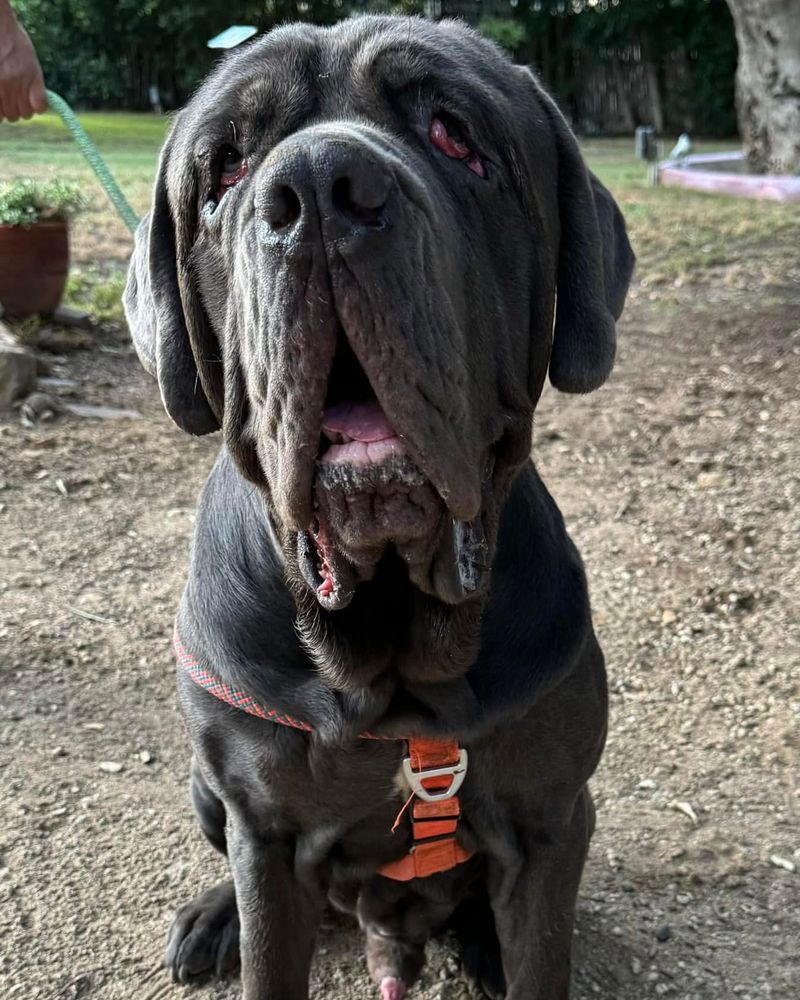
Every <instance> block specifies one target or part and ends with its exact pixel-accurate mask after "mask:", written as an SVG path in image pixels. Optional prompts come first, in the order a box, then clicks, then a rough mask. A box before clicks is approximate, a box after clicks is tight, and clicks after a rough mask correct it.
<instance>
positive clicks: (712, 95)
mask: <svg viewBox="0 0 800 1000" xmlns="http://www.w3.org/2000/svg"><path fill="white" fill-rule="evenodd" d="M15 8H16V10H17V11H18V13H19V15H20V17H21V19H22V20H23V21H24V23H25V25H26V26H27V29H28V32H29V33H30V35H31V37H32V38H33V40H34V43H35V45H36V49H37V51H38V53H39V58H40V61H41V63H42V66H43V69H44V71H45V78H46V79H47V81H48V85H49V86H50V87H51V89H53V90H56V91H58V92H59V93H60V94H62V95H63V96H64V97H65V98H66V99H67V100H68V101H69V102H70V103H73V104H76V105H77V106H79V107H83V108H114V109H117V110H122V109H125V110H128V111H142V110H145V109H149V108H150V106H151V87H153V86H155V87H157V88H158V93H159V95H160V101H161V104H162V105H163V107H164V108H165V109H170V108H175V107H178V106H180V105H181V104H182V103H183V102H184V101H185V100H186V97H187V96H188V95H189V94H190V93H191V91H192V88H193V87H194V86H195V85H196V84H197V82H198V81H199V80H200V79H202V77H203V76H204V75H205V74H206V73H207V72H208V69H209V68H210V66H211V64H212V61H213V58H214V53H213V52H212V51H210V50H209V49H208V48H206V40H207V39H208V38H211V37H212V36H213V35H215V34H217V32H220V31H222V30H223V29H224V28H227V27H228V25H230V24H233V23H238V24H252V25H254V26H255V27H257V28H258V29H259V30H260V31H264V30H267V29H269V28H271V27H273V26H274V25H276V24H280V23H281V22H282V21H288V20H304V21H311V22H313V23H315V24H330V23H332V22H334V21H337V20H339V19H340V18H342V17H347V16H348V15H349V14H352V13H360V12H370V11H387V10H388V11H392V12H394V13H406V14H423V13H424V14H425V15H427V16H432V17H437V18H438V17H459V18H462V19H463V20H465V21H467V22H469V23H470V24H473V25H475V26H476V27H477V28H478V30H479V31H481V32H482V33H483V34H485V35H487V36H489V37H490V38H493V39H494V40H495V41H496V42H499V43H500V44H501V45H502V46H503V47H504V48H505V49H507V50H508V51H509V52H510V54H511V55H512V56H513V58H514V59H516V60H517V61H518V62H522V63H526V64H530V65H532V66H534V67H535V69H536V70H537V72H538V73H539V74H540V76H541V78H542V80H543V81H544V83H545V84H546V86H547V87H548V88H549V89H550V91H551V92H552V93H553V94H554V95H555V97H556V98H557V100H558V101H559V104H560V106H561V108H562V110H563V111H564V113H565V114H566V115H568V117H569V118H570V120H571V121H572V123H573V125H574V127H576V128H577V129H578V130H579V131H580V132H582V133H583V134H586V135H619V134H625V135H630V134H631V133H632V131H633V129H634V127H635V126H636V125H641V124H645V123H647V124H652V125H654V126H655V128H656V130H657V131H658V132H659V133H660V134H664V133H665V132H668V133H670V134H672V133H675V134H678V133H680V132H687V131H688V132H692V133H698V134H700V135H706V136H732V135H733V134H734V133H735V131H736V117H735V112H734V76H735V73H736V37H735V33H734V26H733V19H732V17H731V13H730V10H729V8H728V5H727V3H726V2H725V0H671V2H667V0H662V2H659V0H621V2H620V0H617V2H613V0H569V2H567V0H560V2H549V0H516V2H515V0H511V2H509V0H405V2H402V0H401V2H399V3H395V4H393V3H391V2H388V3H381V2H380V0H299V2H288V0H276V2H266V3H264V2H261V3H254V2H241V0H198V2H190V0H183V2H180V0H179V2H172V0H150V2H148V3H141V2H139V0H123V2H118V3H108V2H107V0H64V2H60V3H58V4H53V3H52V2H51V0H18V2H17V3H15Z"/></svg>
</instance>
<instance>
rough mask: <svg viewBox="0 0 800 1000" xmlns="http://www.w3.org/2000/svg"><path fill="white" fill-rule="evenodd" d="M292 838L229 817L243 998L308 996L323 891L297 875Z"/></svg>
mask: <svg viewBox="0 0 800 1000" xmlns="http://www.w3.org/2000/svg"><path fill="white" fill-rule="evenodd" d="M295 847H296V845H295V841H294V839H292V838H280V839H277V838H274V837H269V836H268V837H265V836H264V834H263V833H262V832H261V831H255V830H253V829H252V827H250V826H249V824H248V823H247V822H246V821H243V820H242V819H232V822H231V828H230V831H229V835H228V857H229V860H230V865H231V870H232V872H233V880H234V883H235V886H236V899H237V902H238V907H239V921H240V924H241V956H242V983H243V986H244V995H243V1000H306V998H307V997H308V978H309V971H310V967H311V959H312V956H313V952H314V942H315V939H316V934H317V929H318V927H319V923H320V920H321V918H322V912H323V905H324V896H323V894H322V892H321V890H320V888H319V887H318V886H316V885H315V884H313V882H309V881H305V880H302V879H300V878H298V877H297V873H296V868H295Z"/></svg>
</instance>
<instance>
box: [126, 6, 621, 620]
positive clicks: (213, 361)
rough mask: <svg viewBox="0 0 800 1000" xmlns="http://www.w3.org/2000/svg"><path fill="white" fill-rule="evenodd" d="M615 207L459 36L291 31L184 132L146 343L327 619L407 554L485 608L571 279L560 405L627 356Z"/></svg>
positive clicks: (217, 85) (141, 259) (135, 313)
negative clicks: (612, 262)
mask: <svg viewBox="0 0 800 1000" xmlns="http://www.w3.org/2000/svg"><path fill="white" fill-rule="evenodd" d="M570 192H572V194H570ZM568 197H571V198H572V199H573V200H574V202H575V205H574V206H573V205H571V206H566V207H565V206H564V200H565V198H568ZM596 198H597V194H595V195H594V196H593V195H592V188H591V185H590V182H589V178H588V175H587V174H586V172H585V169H584V168H583V166H582V164H581V162H580V159H579V156H578V154H577V150H576V149H575V147H574V140H572V138H571V136H570V135H569V133H568V131H567V130H566V127H565V126H564V124H563V120H561V119H560V117H559V116H558V114H557V112H556V111H555V109H554V108H553V107H552V105H551V104H550V102H549V101H548V100H547V98H545V97H544V96H543V95H542V94H541V92H540V91H539V89H538V88H537V86H536V84H535V82H534V81H533V79H532V77H531V76H530V75H529V74H528V73H526V72H524V71H522V70H520V69H519V68H517V67H514V66H512V65H511V64H510V63H509V62H508V61H507V60H506V59H505V58H504V57H503V56H502V55H501V54H500V53H499V52H498V50H496V49H495V48H494V47H493V46H492V45H491V44H489V43H488V42H486V41H484V40H481V39H479V38H478V37H477V36H475V35H473V34H472V33H471V32H470V31H469V30H468V29H466V28H464V27H463V26H460V25H457V24H454V23H446V22H443V23H441V24H438V25H436V24H430V23H428V22H424V21H420V20H415V19H405V18H362V19H357V20H353V21H347V22H343V23H341V24H339V25H338V26H336V27H335V28H332V29H318V28H312V27H309V26H305V25H303V26H290V27H288V28H282V29H279V30H277V31H275V32H273V33H272V34H270V35H269V36H267V37H265V38H262V39H260V40H258V41H256V42H255V43H254V44H252V45H250V46H249V47H247V48H246V49H244V50H243V51H240V52H237V53H236V54H234V55H233V56H232V57H231V58H229V59H228V60H227V61H226V62H224V63H223V64H222V66H221V67H220V68H219V69H218V70H217V71H216V72H215V74H214V75H213V76H212V77H211V78H210V79H209V80H208V81H207V82H206V83H205V85H204V86H203V87H202V89H201V90H200V91H199V92H198V94H197V95H196V96H195V98H194V99H193V100H192V102H191V104H190V105H189V106H188V108H187V109H186V110H185V111H184V112H183V113H182V114H181V115H180V117H179V118H178V119H177V122H176V125H175V127H174V129H173V132H172V135H171V137H170V139H169V141H168V144H167V147H166V148H165V151H164V155H163V157H162V163H161V172H160V177H159V182H158V184H157V188H156V198H155V205H154V209H153V213H152V217H151V221H150V223H149V232H148V233H147V234H146V235H140V240H141V245H140V247H139V249H138V251H137V260H135V261H134V268H133V270H132V274H131V279H130V283H129V288H128V292H127V295H126V306H127V309H128V313H129V318H130V319H131V326H132V331H133V335H134V339H135V341H136V343H137V347H138V349H139V352H140V355H141V356H142V359H143V361H144V362H145V365H146V366H148V367H150V369H151V370H155V371H156V372H157V374H158V376H159V379H160V381H161V385H162V392H163V395H164V399H165V403H166V405H167V409H168V410H169V412H170V413H171V414H172V416H173V417H174V418H175V419H176V420H177V421H178V422H179V423H180V424H182V425H183V426H185V427H186V428H187V429H189V430H192V431H194V432H204V431H206V430H211V429H214V428H215V427H216V426H217V425H222V426H223V428H224V431H225V436H226V441H227V444H228V446H229V448H230V450H231V452H232V454H233V456H234V459H235V460H236V461H237V463H238V464H239V466H240V468H241V469H242V470H243V471H244V472H245V474H246V475H247V476H248V477H249V478H250V479H252V480H253V481H254V482H255V483H257V484H258V485H259V487H260V488H261V489H262V490H263V491H264V494H265V496H266V497H267V500H268V504H269V508H270V512H271V516H272V518H273V520H274V522H275V524H276V527H277V528H278V534H279V537H280V538H281V542H282V544H283V546H284V549H285V555H286V557H287V564H288V566H289V567H290V570H296V571H297V572H298V573H299V574H300V575H301V577H302V579H303V580H304V581H305V585H306V586H307V587H308V588H310V589H311V590H312V591H313V592H314V593H315V594H316V597H317V600H318V602H319V603H320V605H321V606H322V607H323V608H326V609H329V610H335V609H338V608H342V607H344V606H346V605H347V604H348V603H349V601H350V600H351V598H352V596H353V593H354V591H355V588H356V587H357V586H358V584H359V583H360V582H363V581H367V580H369V579H371V578H372V576H373V575H374V574H375V572H376V570H377V568H378V567H379V565H381V563H385V562H386V560H394V561H396V562H397V564H398V565H399V566H402V567H403V572H407V574H408V577H409V579H410V581H411V582H412V584H413V585H415V586H416V587H417V588H418V589H419V590H421V591H423V592H424V593H427V594H429V595H433V596H434V597H436V598H438V599H440V600H442V601H444V602H446V603H450V604H454V603H458V602H460V601H463V600H465V599H467V598H470V597H473V596H476V595H478V594H480V593H481V592H482V591H483V590H484V589H485V586H486V582H487V578H488V571H489V568H490V565H491V557H492V548H493V545H494V537H495V532H496V524H497V516H498V510H499V507H500V505H501V503H502V499H503V496H504V493H505V491H506V489H507V486H508V483H509V480H510V478H511V476H512V475H513V473H514V471H515V470H516V469H517V468H518V467H519V465H520V463H521V462H522V461H523V460H524V458H525V456H526V455H527V453H528V450H529V446H530V426H531V416H532V411H533V406H534V405H535V401H536V399H537V398H538V395H539V392H540V390H541V385H542V381H543V378H544V375H545V373H546V370H547V364H548V357H549V355H550V349H551V340H552V331H553V318H554V303H555V294H556V287H557V286H558V291H559V323H560V322H561V312H562V308H563V310H564V313H565V320H564V323H563V324H561V325H562V326H563V327H564V329H565V330H566V331H567V332H566V334H561V333H560V332H559V325H558V324H557V326H556V340H557V343H556V347H558V340H559V338H561V340H562V341H563V345H562V351H561V353H562V355H563V357H564V358H565V359H566V360H565V361H564V365H565V366H566V368H565V371H564V373H563V374H562V375H561V376H560V378H561V381H562V383H563V384H562V385H561V387H562V388H567V389H577V390H579V391H583V390H585V389H587V388H593V387H594V385H596V384H599V382H601V381H602V380H603V379H604V378H605V376H606V375H607V374H608V370H610V367H611V361H612V360H613V320H612V319H611V316H610V315H609V312H608V308H609V305H610V303H609V302H608V299H609V295H608V294H607V291H608V281H609V276H608V275H607V274H606V275H605V278H604V272H603V259H602V258H603V250H604V247H603V242H604V238H605V236H606V235H607V234H603V232H602V230H603V226H604V222H603V219H602V218H600V219H598V208H597V206H596V204H595V199H596ZM576 210H577V211H578V215H579V216H581V218H582V219H583V222H581V219H577V221H576V219H575V218H574V216H575V211H576ZM581 225H583V227H584V230H585V231H584V230H582V231H577V230H576V227H577V229H580V227H581ZM574 231H575V232H574ZM570 240H576V241H577V243H578V244H579V245H578V246H576V248H575V251H574V254H572V255H571V256H570V259H566V258H567V257H568V256H569V255H567V254H566V253H565V244H566V242H567V241H570ZM626 246H627V244H626ZM607 254H608V251H607V250H606V255H607ZM628 271H629V268H628ZM576 281H580V282H582V283H583V285H585V287H581V288H579V289H576V290H574V291H573V289H572V288H571V287H570V286H569V284H568V282H571V283H572V284H575V283H576ZM604 281H605V284H604ZM625 281H626V282H627V276H626V277H625ZM623 295H624V291H623ZM145 297H147V298H149V299H150V300H152V303H153V308H154V310H155V322H154V323H151V327H155V329H154V330H153V329H151V328H150V327H147V324H146V323H145V322H144V319H145V316H146V314H145V313H144V311H143V310H144V306H143V302H142V300H143V299H144V298H145ZM582 297H583V298H584V299H586V301H583V300H582ZM562 298H563V299H564V303H563V307H562ZM573 299H574V301H573ZM579 300H581V301H579ZM587 302H588V305H587ZM620 304H621V303H620ZM612 308H613V306H612ZM592 310H594V313H596V315H593V314H592ZM587 319H588V323H589V326H590V327H591V329H589V330H588V333H587V332H586V331H585V330H581V331H579V332H578V334H575V333H574V331H573V330H572V329H571V327H574V326H576V324H577V325H579V324H581V323H583V324H584V325H586V322H587ZM567 335H569V337H572V338H573V339H574V338H575V337H576V336H577V337H578V340H576V341H575V343H573V342H572V341H568V340H567V339H565V337H567ZM581 337H583V339H584V340H585V341H586V342H587V346H581V345H580V344H579V345H578V348H576V347H575V344H577V343H578V341H579V340H580V338H581ZM592 338H594V339H593V340H592ZM609 338H610V343H611V346H610V355H609V348H608V344H607V343H606V341H608V340H609ZM578 349H579V352H580V351H583V352H584V353H585V354H586V357H582V359H581V360H580V363H579V364H578V366H577V368H576V369H575V371H571V370H567V369H569V366H570V363H572V362H574V361H575V357H574V356H575V355H576V350H578ZM554 351H555V348H554ZM593 351H594V352H595V353H597V354H598V357H599V358H600V360H599V361H598V360H597V359H596V358H594V357H593V356H592V352H593ZM573 368H575V364H573ZM578 369H580V371H578ZM600 369H602V370H600ZM551 377H553V368H552V363H551ZM570 379H572V381H573V383H574V384H568V383H569V382H570ZM554 381H555V378H554Z"/></svg>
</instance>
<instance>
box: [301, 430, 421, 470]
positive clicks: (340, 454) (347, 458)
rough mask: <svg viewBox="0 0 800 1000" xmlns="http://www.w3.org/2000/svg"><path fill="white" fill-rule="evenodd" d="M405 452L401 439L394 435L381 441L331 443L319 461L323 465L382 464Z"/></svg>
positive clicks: (399, 456) (401, 455)
mask: <svg viewBox="0 0 800 1000" xmlns="http://www.w3.org/2000/svg"><path fill="white" fill-rule="evenodd" d="M405 454H406V450H405V447H404V445H403V442H402V440H401V439H400V438H399V437H397V436H395V437H389V438H384V439H383V440H382V441H348V442H347V444H332V445H331V446H330V447H329V448H328V450H327V451H326V452H325V454H324V455H322V456H321V458H320V462H322V463H323V464H325V465H352V466H356V467H358V466H361V467H363V466H367V465H382V464H383V463H384V462H387V461H389V460H390V459H392V458H401V457H403V456H404V455H405Z"/></svg>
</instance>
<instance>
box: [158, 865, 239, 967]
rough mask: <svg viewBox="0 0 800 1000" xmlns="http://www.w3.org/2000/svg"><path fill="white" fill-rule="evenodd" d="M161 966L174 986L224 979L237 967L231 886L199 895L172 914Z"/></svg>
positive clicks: (236, 928)
mask: <svg viewBox="0 0 800 1000" xmlns="http://www.w3.org/2000/svg"><path fill="white" fill-rule="evenodd" d="M164 964H165V965H166V966H167V968H168V969H169V970H170V972H171V974H172V981H173V982H175V983H188V982H190V981H191V980H193V979H198V978H201V977H207V976H224V975H225V974H227V973H230V972H233V971H235V970H236V969H237V968H238V966H239V912H238V910H237V908H236V895H235V892H234V889H233V883H232V882H223V883H222V884H221V885H216V886H214V888H213V889H208V890H207V891H206V892H203V893H201V894H200V895H199V896H197V897H196V898H195V899H193V900H192V901H191V902H189V903H184V905H183V906H181V907H180V909H179V910H178V911H177V913H176V914H175V918H174V920H173V921H172V926H171V927H170V929H169V934H168V935H167V951H166V955H165V958H164Z"/></svg>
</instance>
